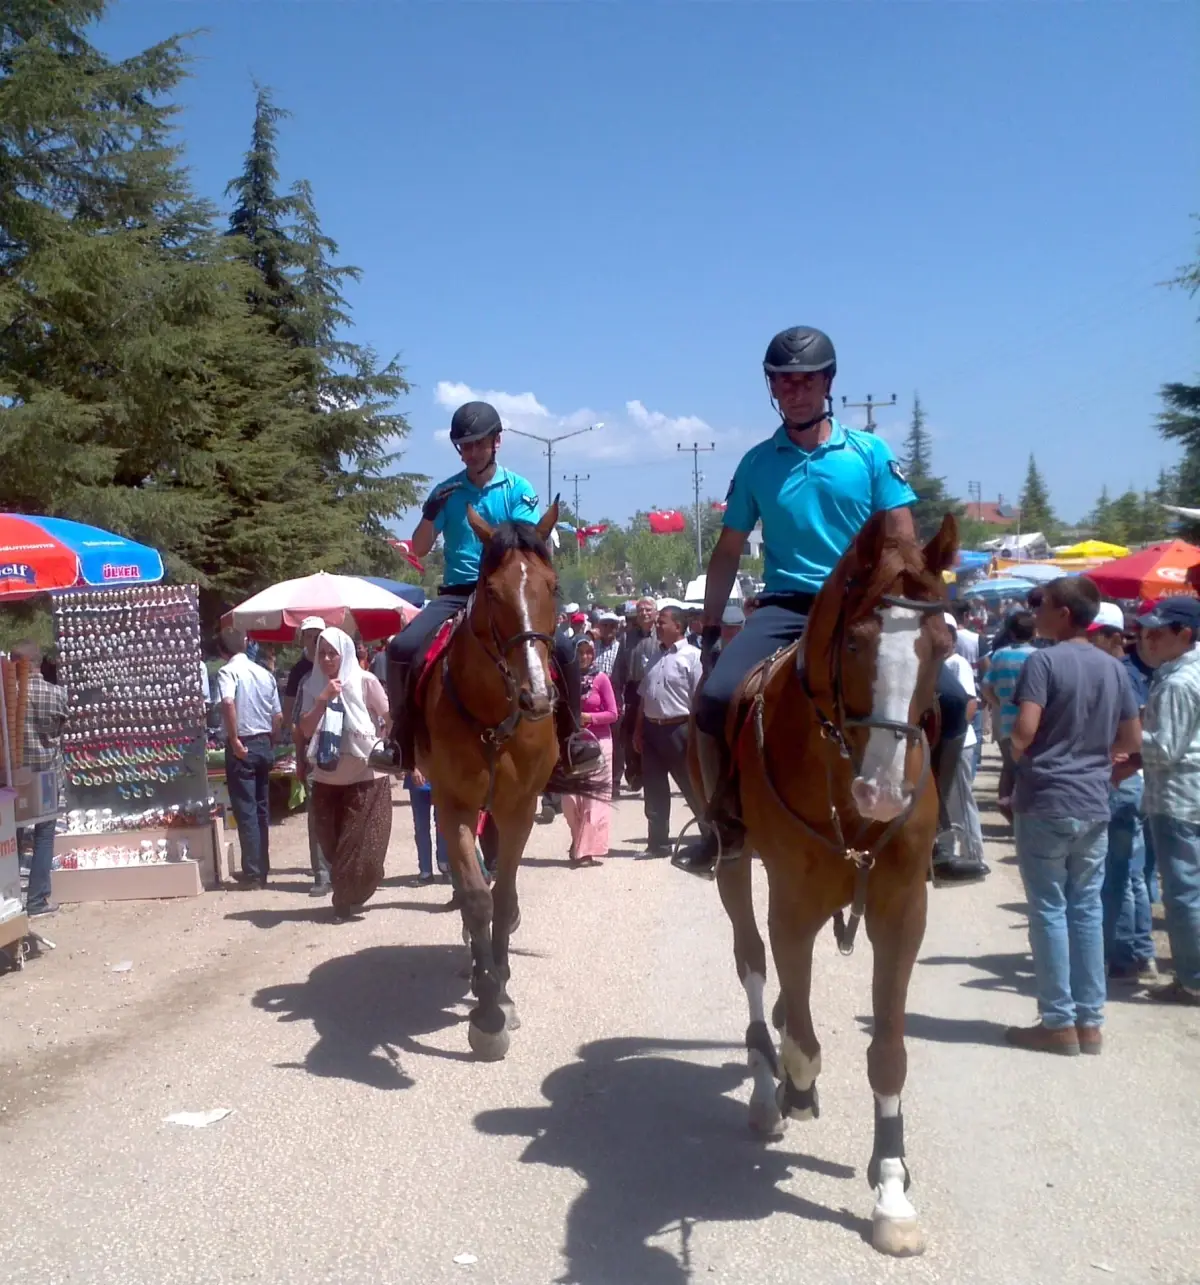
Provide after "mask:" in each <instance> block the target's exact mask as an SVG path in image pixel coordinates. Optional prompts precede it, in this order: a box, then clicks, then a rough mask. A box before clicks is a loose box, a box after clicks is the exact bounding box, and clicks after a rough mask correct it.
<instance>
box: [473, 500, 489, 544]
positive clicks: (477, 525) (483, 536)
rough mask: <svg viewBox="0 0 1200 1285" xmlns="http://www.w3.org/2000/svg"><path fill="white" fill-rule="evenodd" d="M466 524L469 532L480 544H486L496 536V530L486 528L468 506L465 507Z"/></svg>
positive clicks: (485, 524)
mask: <svg viewBox="0 0 1200 1285" xmlns="http://www.w3.org/2000/svg"><path fill="white" fill-rule="evenodd" d="M467 522H468V524H469V525H470V528H471V530H472V531H474V532H475V534H476V535H477V536H478V537H479V542H480V543H481V544H487V542H488V541H489V540H490V539H491V538H492V536H494V535H495V534H496V528H495V527H491V526H488V524H487V523H486V522H485V521H484V520H483V519H482V518H481V517H480V516H479V514H478V513H476V512H475V509H474V508H473V507H472V506H471V505H470V504H468V505H467Z"/></svg>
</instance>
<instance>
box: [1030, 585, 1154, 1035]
mask: <svg viewBox="0 0 1200 1285" xmlns="http://www.w3.org/2000/svg"><path fill="white" fill-rule="evenodd" d="M1099 608H1100V594H1099V592H1098V590H1097V589H1096V586H1095V585H1094V584H1092V582H1091V581H1090V580H1086V579H1084V578H1083V577H1082V576H1074V577H1068V576H1064V577H1063V578H1061V579H1059V580H1052V581H1051V582H1050V583H1049V584H1048V585H1047V586H1046V588H1045V592H1044V594H1043V596H1042V602H1041V605H1040V606H1039V608H1038V611H1037V628H1038V632H1039V633H1040V634H1041V635H1042V636H1043V637H1044V638H1050V639H1053V641H1054V644H1055V645H1054V646H1052V647H1049V648H1047V649H1046V650H1044V651H1038V652H1035V653H1034V654H1033V655H1032V656H1030V657H1029V658H1028V659H1027V660H1026V661H1025V664H1024V666H1023V667H1022V669H1021V676H1020V678H1018V680H1017V687H1016V691H1015V692H1014V694H1013V699H1014V702H1015V704H1016V706H1017V710H1018V712H1017V721H1016V723H1015V724H1014V725H1013V731H1012V752H1013V758H1014V760H1015V761H1016V785H1015V788H1014V791H1013V821H1014V827H1015V830H1016V838H1017V863H1018V865H1019V866H1020V870H1021V879H1022V882H1023V883H1024V885H1025V897H1026V900H1027V902H1028V903H1029V946H1030V950H1031V952H1032V954H1033V970H1034V975H1035V978H1036V984H1037V1003H1038V1014H1039V1017H1040V1021H1038V1022H1037V1024H1036V1025H1034V1026H1029V1027H1020V1026H1010V1027H1009V1028H1008V1030H1007V1031H1006V1032H1005V1038H1006V1039H1007V1040H1008V1042H1009V1043H1010V1044H1014V1045H1016V1047H1017V1048H1023V1049H1029V1050H1031V1051H1033V1052H1039V1053H1059V1054H1063V1055H1066V1056H1068V1057H1073V1056H1075V1055H1077V1054H1078V1053H1080V1052H1081V1051H1082V1052H1084V1053H1099V1052H1100V1047H1101V1039H1102V1037H1101V1034H1100V1028H1101V1026H1102V1025H1103V1024H1104V1001H1105V998H1106V987H1105V977H1104V927H1103V912H1102V909H1101V901H1100V889H1101V886H1102V884H1103V882H1104V858H1105V853H1106V852H1107V849H1108V823H1109V803H1108V788H1109V780H1110V778H1111V776H1112V770H1113V762H1114V760H1116V761H1121V760H1122V759H1124V758H1128V757H1129V756H1130V755H1133V754H1136V753H1137V752H1138V750H1139V749H1140V748H1141V724H1140V722H1139V720H1138V709H1137V701H1136V699H1135V698H1134V695H1133V689H1132V687H1131V686H1130V684H1129V679H1128V678H1127V677H1126V676H1125V672H1124V670H1123V669H1122V668H1121V665H1120V663H1119V662H1118V661H1116V660H1114V659H1113V657H1112V656H1110V655H1108V654H1107V653H1105V652H1103V651H1101V650H1100V649H1099V648H1098V647H1093V646H1091V645H1090V643H1089V642H1088V636H1087V630H1088V626H1089V625H1090V624H1091V623H1092V621H1093V620H1094V619H1095V618H1096V613H1097V611H1098V610H1099Z"/></svg>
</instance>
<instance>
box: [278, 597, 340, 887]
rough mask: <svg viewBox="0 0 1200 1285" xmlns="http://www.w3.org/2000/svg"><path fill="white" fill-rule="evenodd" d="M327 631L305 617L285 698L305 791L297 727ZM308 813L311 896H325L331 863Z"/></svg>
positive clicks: (311, 696) (303, 757)
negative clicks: (319, 645)
mask: <svg viewBox="0 0 1200 1285" xmlns="http://www.w3.org/2000/svg"><path fill="white" fill-rule="evenodd" d="M324 628H325V622H324V621H323V620H322V619H321V617H320V616H306V617H305V618H304V619H303V620H302V621H301V622H300V629H299V631H298V633H299V641H300V646H301V647H302V648H303V649H304V650H303V653H302V655H301V657H300V659H299V660H298V661H297V662H296V663H295V664H294V665H293V666H292V671H291V673H290V674H288V680H287V689H286V691H285V692H284V697H283V725H284V727H286V728H288V729H290V731H291V733H292V744H293V745H294V746H295V747H296V779H297V780H298V781H299V782H300V784H301V785H303V786H304V787H305V790H306V791H307V789H308V756H307V754H306V753H305V750H306V748H307V747H306V746H305V744H304V738H303V737H302V736H301V735H300V729H299V726H298V725H299V722H300V719H301V718H302V717H303V716H304V715H305V714H307V713H308V711H309V710H310V709H311V708H312V704H313V701H314V700H315V699H316V693H314V692H313V691H312V690H311V684H310V683H309V682H308V678H309V676H310V675H311V674H312V672H313V664H314V663H315V661H316V657H317V639H318V638H320V636H321V630H322V629H324ZM306 811H307V813H308V860H309V864H310V865H311V866H312V875H313V883H312V887H311V888H310V889H309V895H310V896H312V897H324V896H325V895H326V894H327V893H328V892H329V891H330V888H331V884H330V882H329V863H328V862H327V861H326V860H325V854H324V853H323V852H322V851H321V845H320V843H319V842H318V840H317V831H316V826H315V824H314V817H313V810H312V806H311V804H310V805H309V807H308V808H307V809H306Z"/></svg>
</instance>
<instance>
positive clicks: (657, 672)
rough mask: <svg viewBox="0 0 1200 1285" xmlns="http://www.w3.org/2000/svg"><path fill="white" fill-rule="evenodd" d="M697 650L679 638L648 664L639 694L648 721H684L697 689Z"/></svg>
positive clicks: (690, 708) (698, 667)
mask: <svg viewBox="0 0 1200 1285" xmlns="http://www.w3.org/2000/svg"><path fill="white" fill-rule="evenodd" d="M700 678H701V669H700V648H699V647H693V646H692V644H691V643H689V642H688V641H687V639H686V638H681V639H680V640H679V641H678V642H677V643H676V644H675V645H674V646H673V647H669V648H668V649H667V650H666V651H660V652H659V653H658V655H657V656H656V657H655V658H654V659H653V660H652V661H651V662H650V668H649V669H647V670H646V676H645V678H643V679H642V682H641V686H640V687H639V688H638V690H639V691H640V692H641V696H642V710H643V711H644V713H645V715H646V717H647V718H657V719H663V718H685V717H686V716H687V715H688V714H690V713H691V712H692V698H693V697H694V696H695V695H696V689H697V688H698V687H699V686H700Z"/></svg>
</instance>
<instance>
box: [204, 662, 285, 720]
mask: <svg viewBox="0 0 1200 1285" xmlns="http://www.w3.org/2000/svg"><path fill="white" fill-rule="evenodd" d="M217 699H218V700H221V701H233V704H234V707H235V709H236V710H237V734H238V736H239V737H240V738H242V739H244V738H245V737H247V736H269V735H270V734H271V732H272V730H273V727H274V716H275V715H276V714H280V715H282V713H283V711H282V709H281V707H280V704H279V684H278V683H277V682H276V681H275V675H274V674H272V673H271V671H270V670H269V669H264V668H263V667H262V666H261V665H256V664H255V663H254V661H252V660H251V659H250V657H249V656H247V655H246V653H245V652H244V651H240V652H238V654H237V655H236V656H234V658H233V659H232V660H230V661H228V662H227V663H226V664H225V665H223V666H222V667H221V669H220V670H218V672H217Z"/></svg>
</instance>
